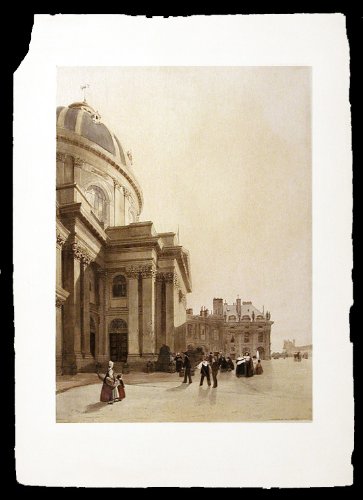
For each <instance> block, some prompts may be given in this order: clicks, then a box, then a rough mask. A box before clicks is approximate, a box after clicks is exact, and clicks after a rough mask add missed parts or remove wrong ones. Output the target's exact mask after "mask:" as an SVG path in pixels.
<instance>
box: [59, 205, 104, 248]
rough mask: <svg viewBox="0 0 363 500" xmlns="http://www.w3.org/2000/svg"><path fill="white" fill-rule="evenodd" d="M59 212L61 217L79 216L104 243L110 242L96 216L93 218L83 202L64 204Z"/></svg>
mask: <svg viewBox="0 0 363 500" xmlns="http://www.w3.org/2000/svg"><path fill="white" fill-rule="evenodd" d="M59 213H60V216H61V217H67V218H69V217H73V218H74V219H76V218H77V217H78V218H79V219H80V220H81V221H82V222H83V223H84V224H85V225H86V226H87V227H88V229H90V231H91V233H93V234H94V235H95V236H96V237H97V238H98V239H99V240H100V241H101V242H102V243H103V244H105V243H107V242H108V240H109V238H108V236H107V234H106V233H105V231H104V230H103V229H102V227H101V226H100V224H99V223H98V222H97V220H96V218H94V219H92V220H91V218H90V215H89V214H88V213H87V212H86V211H85V210H84V209H83V207H82V203H70V204H67V205H62V206H61V207H60V208H59Z"/></svg>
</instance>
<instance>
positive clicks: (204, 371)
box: [198, 359, 211, 385]
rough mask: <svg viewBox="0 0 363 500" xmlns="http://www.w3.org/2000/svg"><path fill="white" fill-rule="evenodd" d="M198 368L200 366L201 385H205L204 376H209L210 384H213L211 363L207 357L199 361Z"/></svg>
mask: <svg viewBox="0 0 363 500" xmlns="http://www.w3.org/2000/svg"><path fill="white" fill-rule="evenodd" d="M198 368H200V384H199V385H203V381H204V377H206V378H207V383H208V385H211V383H210V372H209V363H208V361H207V359H204V360H203V361H202V362H201V363H199V365H198Z"/></svg>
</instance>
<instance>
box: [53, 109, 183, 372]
mask: <svg viewBox="0 0 363 500" xmlns="http://www.w3.org/2000/svg"><path fill="white" fill-rule="evenodd" d="M56 184H57V283H56V318H57V339H56V359H57V373H58V374H73V373H77V372H78V371H89V370H94V369H95V367H96V365H97V366H99V365H104V364H105V363H106V362H108V361H109V360H110V359H111V360H112V361H114V362H126V361H127V362H128V363H129V364H130V365H134V366H140V365H141V364H142V365H144V364H145V362H146V361H147V360H148V359H150V358H151V357H152V356H153V354H154V353H157V352H158V351H159V349H160V347H161V346H162V345H163V344H166V345H168V346H169V347H170V349H171V351H173V350H174V340H175V336H176V335H177V332H178V329H179V330H180V329H183V328H185V326H184V325H185V322H186V294H187V293H189V292H191V274H190V263H189V254H188V251H187V250H186V249H184V248H183V247H182V246H180V245H179V243H178V242H177V240H176V235H175V233H172V232H170V233H157V232H156V230H155V228H154V226H153V223H152V222H150V221H144V222H141V221H140V215H141V212H142V207H143V195H142V190H141V186H140V184H139V183H138V181H137V179H136V176H135V173H134V169H133V165H132V156H131V154H130V152H125V150H124V148H123V147H122V144H121V142H120V141H119V139H118V138H117V136H116V135H115V134H114V133H113V132H112V131H111V130H110V129H109V128H108V127H107V126H106V125H105V124H104V123H103V121H102V119H101V116H100V114H99V113H98V112H97V111H95V110H94V109H93V108H92V107H91V106H90V105H89V104H88V103H87V102H86V101H83V102H76V103H73V104H71V105H69V106H66V107H59V108H57V176H56Z"/></svg>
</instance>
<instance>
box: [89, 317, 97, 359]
mask: <svg viewBox="0 0 363 500" xmlns="http://www.w3.org/2000/svg"><path fill="white" fill-rule="evenodd" d="M89 330H90V332H89V350H90V353H91V354H92V356H93V357H95V356H96V325H95V322H94V319H93V318H90V324H89Z"/></svg>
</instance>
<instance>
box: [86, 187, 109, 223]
mask: <svg viewBox="0 0 363 500" xmlns="http://www.w3.org/2000/svg"><path fill="white" fill-rule="evenodd" d="M86 198H87V200H88V201H89V202H90V204H91V205H92V208H93V213H94V214H95V216H96V217H97V218H98V219H99V220H100V221H101V222H104V223H107V198H106V195H105V193H104V191H103V189H101V188H100V187H98V186H94V185H92V186H89V188H88V189H87V191H86Z"/></svg>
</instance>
